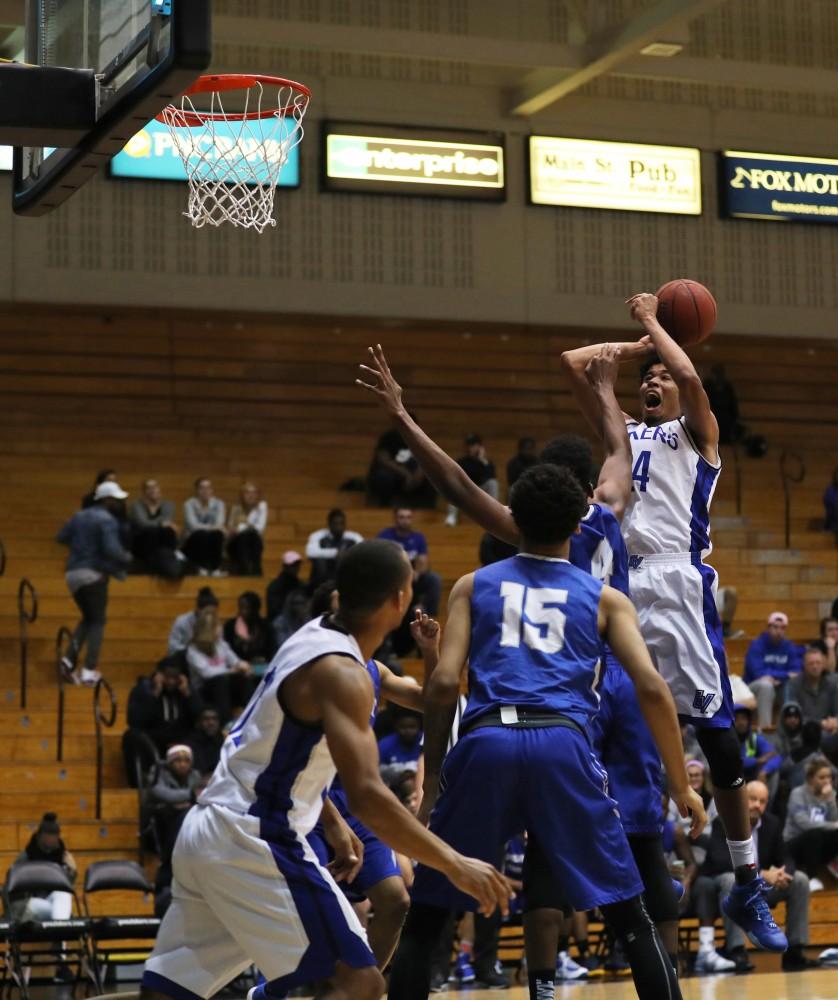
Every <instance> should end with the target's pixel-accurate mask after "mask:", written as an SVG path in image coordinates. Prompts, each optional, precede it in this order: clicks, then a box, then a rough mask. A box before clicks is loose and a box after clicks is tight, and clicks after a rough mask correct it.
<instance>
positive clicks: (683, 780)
mask: <svg viewBox="0 0 838 1000" xmlns="http://www.w3.org/2000/svg"><path fill="white" fill-rule="evenodd" d="M636 687H637V700H638V701H639V702H640V710H641V711H642V712H643V718H644V719H645V720H646V725H647V726H648V727H649V730H650V732H651V733H652V738H653V739H654V741H655V745H656V746H657V748H658V753H660V755H661V761H662V762H663V767H664V770H665V771H666V777H667V781H668V783H669V790H670V794H672V795H680V794H682V793H683V792H684V791H686V789H687V787H688V782H687V769H686V766H685V764H684V744H683V742H682V740H681V727H680V726H679V724H678V714H677V712H676V711H675V702H674V701H673V700H672V694H671V693H670V691H669V688H668V687H667V686H666V683H665V682H664V681H663V679H662V678H661V677H660V676H659V675H658V674H655V675H654V676H653V677H649V678H648V679H645V678H644V680H643V681H642V682H641V683H639V684H637V686H636Z"/></svg>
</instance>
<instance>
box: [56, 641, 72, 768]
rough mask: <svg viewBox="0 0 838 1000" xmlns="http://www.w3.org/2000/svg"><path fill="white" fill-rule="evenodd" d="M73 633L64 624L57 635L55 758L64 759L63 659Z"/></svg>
mask: <svg viewBox="0 0 838 1000" xmlns="http://www.w3.org/2000/svg"><path fill="white" fill-rule="evenodd" d="M72 642H73V633H72V632H71V631H70V630H69V629H68V628H67V626H66V625H62V626H61V628H60V629H59V630H58V633H57V635H56V636H55V665H56V669H57V671H58V732H57V733H56V734H55V759H56V760H64V685H65V684H66V682H67V671H66V670H65V669H64V664H63V660H64V657H65V656H66V655H67V653H68V652H69V651H70V646H71V644H72Z"/></svg>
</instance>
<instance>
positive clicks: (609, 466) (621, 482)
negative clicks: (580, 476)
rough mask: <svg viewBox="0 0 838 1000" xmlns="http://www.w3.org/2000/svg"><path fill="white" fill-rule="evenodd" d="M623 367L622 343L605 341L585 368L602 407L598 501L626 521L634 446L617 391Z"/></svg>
mask: <svg viewBox="0 0 838 1000" xmlns="http://www.w3.org/2000/svg"><path fill="white" fill-rule="evenodd" d="M619 367H620V347H619V345H618V344H603V346H602V349H601V350H600V351H599V353H598V354H595V355H594V356H593V357H592V358H591V360H590V361H589V362H588V364H587V366H586V367H585V378H586V380H587V382H588V385H589V386H590V387H591V390H592V391H593V393H594V396H595V398H596V401H597V405H598V406H599V412H600V426H599V430H598V432H597V433H598V434H599V437H600V439H601V440H602V445H603V448H604V450H605V458H604V460H603V463H602V467H601V469H600V470H599V480H598V481H597V485H596V488H595V489H594V500H596V501H598V502H599V503H604V504H608V506H609V507H610V508H611V510H612V511H613V512H614V514H615V515H616V517H617V520H622V517H623V512H624V511H625V509H626V504H627V503H628V501H629V496H630V494H631V445H630V444H629V439H628V433H627V431H626V421H625V414H624V413H623V411H622V410H621V409H620V404H619V403H618V402H617V396H616V393H615V391H614V385H615V383H616V381H617V373H618V371H619Z"/></svg>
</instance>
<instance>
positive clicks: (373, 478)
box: [367, 428, 436, 507]
mask: <svg viewBox="0 0 838 1000" xmlns="http://www.w3.org/2000/svg"><path fill="white" fill-rule="evenodd" d="M367 494H368V496H369V499H370V502H371V503H373V504H375V506H377V507H391V506H392V505H393V504H396V503H406V502H407V503H411V504H412V505H413V506H415V507H434V506H435V505H436V491H435V490H434V488H433V486H432V485H431V483H430V482H429V481H428V479H427V477H426V476H425V473H424V472H423V471H422V470H421V469H420V468H419V463H418V462H417V461H416V459H415V458H414V457H413V455H412V454H411V451H410V448H408V446H407V444H406V443H405V440H404V438H403V437H402V436H401V434H400V433H399V431H398V430H396V429H395V428H392V429H391V430H389V431H385V432H384V434H382V435H381V437H380V438H379V439H378V443H377V444H376V446H375V451H374V452H373V457H372V462H371V464H370V468H369V472H368V473H367Z"/></svg>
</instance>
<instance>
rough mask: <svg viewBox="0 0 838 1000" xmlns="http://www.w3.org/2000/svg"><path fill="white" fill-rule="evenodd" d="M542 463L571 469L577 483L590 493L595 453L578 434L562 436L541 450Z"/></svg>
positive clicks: (540, 459) (588, 443)
mask: <svg viewBox="0 0 838 1000" xmlns="http://www.w3.org/2000/svg"><path fill="white" fill-rule="evenodd" d="M539 461H540V462H548V463H549V464H550V465H559V466H562V467H563V468H566V469H570V471H571V472H572V473H573V475H574V476H575V477H576V481H577V482H578V483H579V485H580V486H581V487H582V489H583V490H585V491H586V492H590V489H591V485H592V482H593V475H594V453H593V450H592V449H591V445H590V442H588V441H586V440H585V438H583V437H579V435H578V434H560V435H559V436H558V437H556V438H553V440H552V441H550V442H549V444H546V445H545V446H544V447H543V448H542V449H541V454H540V455H539Z"/></svg>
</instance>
